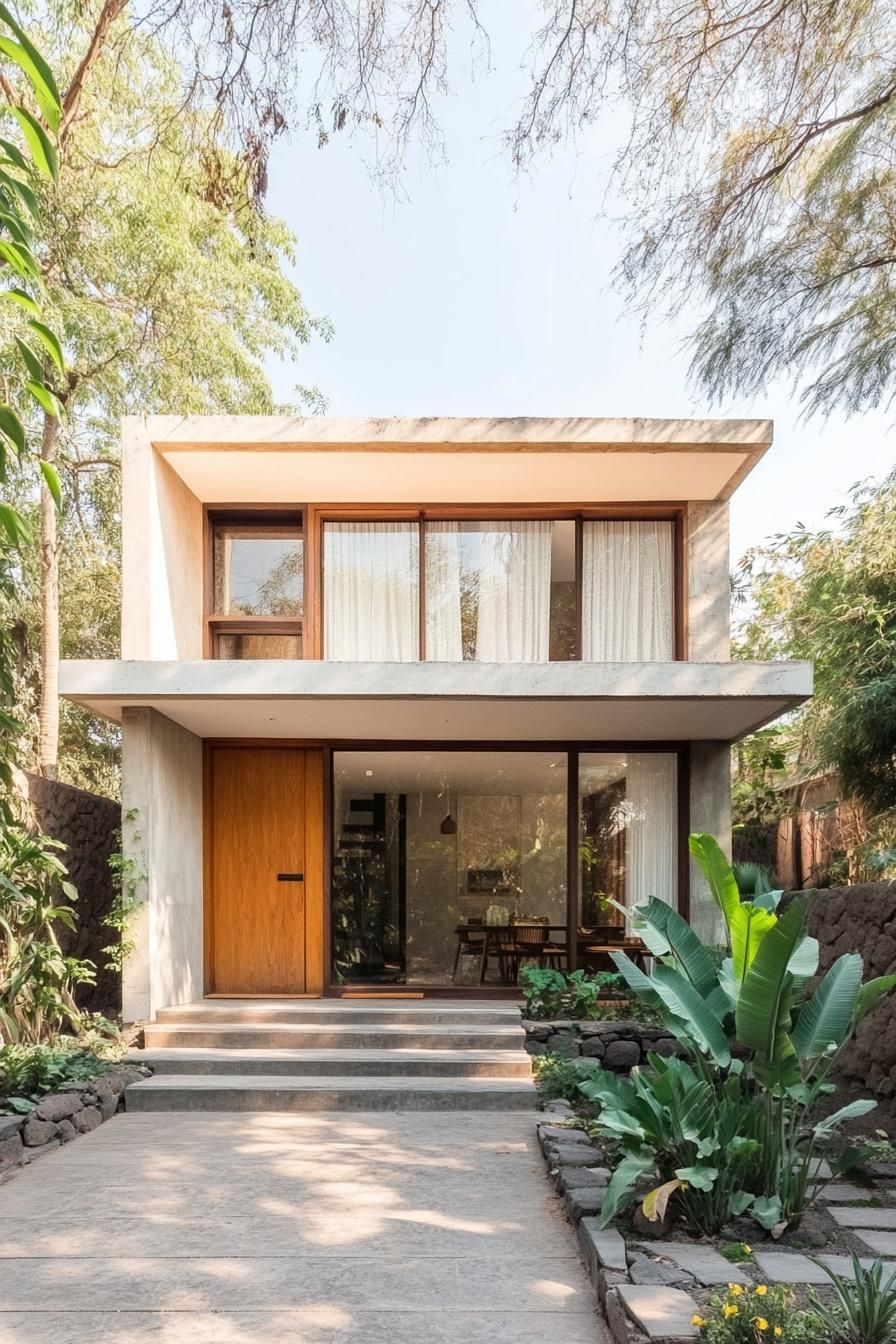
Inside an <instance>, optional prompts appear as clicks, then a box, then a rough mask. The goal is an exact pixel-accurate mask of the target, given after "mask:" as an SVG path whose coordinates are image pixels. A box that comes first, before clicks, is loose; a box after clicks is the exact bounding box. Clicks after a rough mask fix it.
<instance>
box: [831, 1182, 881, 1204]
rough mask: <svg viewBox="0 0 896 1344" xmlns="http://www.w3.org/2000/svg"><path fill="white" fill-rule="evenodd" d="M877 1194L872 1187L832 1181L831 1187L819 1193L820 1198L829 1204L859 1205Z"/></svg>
mask: <svg viewBox="0 0 896 1344" xmlns="http://www.w3.org/2000/svg"><path fill="white" fill-rule="evenodd" d="M876 1193H877V1191H875V1190H874V1189H872V1188H871V1187H870V1186H865V1185H851V1184H850V1183H849V1182H848V1181H831V1183H830V1185H826V1186H825V1187H824V1189H823V1190H821V1191H819V1195H818V1198H819V1199H821V1200H824V1202H825V1203H827V1204H858V1203H860V1202H861V1201H862V1200H865V1199H871V1198H872V1197H873V1196H874V1195H875V1194H876Z"/></svg>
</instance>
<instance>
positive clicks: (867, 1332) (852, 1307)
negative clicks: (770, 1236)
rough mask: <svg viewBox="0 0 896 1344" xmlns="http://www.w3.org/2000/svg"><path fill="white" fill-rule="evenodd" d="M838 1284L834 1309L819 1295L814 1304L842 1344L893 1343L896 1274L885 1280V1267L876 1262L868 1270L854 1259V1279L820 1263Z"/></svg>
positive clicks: (895, 1311)
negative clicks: (836, 1272)
mask: <svg viewBox="0 0 896 1344" xmlns="http://www.w3.org/2000/svg"><path fill="white" fill-rule="evenodd" d="M816 1263H817V1264H818V1266H819V1268H820V1269H823V1270H824V1272H825V1274H827V1276H828V1278H829V1279H830V1280H831V1282H832V1283H833V1285H834V1291H835V1293H836V1303H835V1305H834V1306H833V1307H832V1306H830V1305H829V1304H828V1303H826V1302H824V1301H822V1300H821V1299H820V1298H818V1297H817V1296H816V1295H815V1294H813V1295H812V1305H813V1307H814V1308H815V1310H816V1312H817V1313H818V1315H819V1316H820V1317H821V1320H822V1322H823V1324H824V1325H825V1326H826V1327H827V1329H828V1332H829V1333H828V1338H829V1339H832V1340H837V1341H838V1344H892V1341H893V1340H894V1339H896V1273H893V1274H891V1275H890V1276H889V1277H888V1278H887V1279H884V1277H883V1272H884V1267H883V1264H882V1262H881V1261H880V1260H875V1261H874V1263H873V1264H871V1265H869V1266H868V1268H867V1269H864V1268H863V1267H862V1263H861V1261H860V1260H859V1258H858V1256H856V1255H854V1256H853V1257H852V1276H851V1277H846V1276H845V1275H841V1274H835V1273H834V1272H833V1270H831V1269H829V1268H828V1267H827V1266H826V1265H824V1264H822V1263H821V1261H817V1262H816Z"/></svg>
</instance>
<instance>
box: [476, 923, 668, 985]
mask: <svg viewBox="0 0 896 1344" xmlns="http://www.w3.org/2000/svg"><path fill="white" fill-rule="evenodd" d="M534 923H535V921H532V923H529V922H527V921H522V920H521V921H519V923H517V924H486V923H484V922H483V923H471V922H470V921H469V920H467V921H465V922H463V923H461V924H458V925H457V928H456V930H455V933H456V936H457V937H458V938H459V939H466V940H469V938H470V935H471V934H474V935H479V934H482V935H484V936H483V938H482V948H481V952H480V957H479V983H480V985H482V984H485V976H486V971H487V968H488V962H489V959H490V958H495V959H497V961H498V963H499V966H500V967H501V980H502V983H503V984H515V983H516V976H515V975H513V976H510V975H508V974H507V968H506V964H505V961H506V959H505V957H504V956H503V954H502V952H503V949H505V948H507V947H508V946H511V945H512V944H513V942H514V933H515V932H516V931H517V930H518V929H519V928H520V926H521V925H523V924H525V926H526V927H529V928H531V927H532V924H534ZM538 927H539V928H541V929H543V930H544V931H545V933H546V939H545V943H544V944H543V945H542V946H541V947H539V946H538V945H537V944H534V945H533V947H532V959H533V960H536V959H537V960H540V961H542V962H543V961H544V960H545V959H546V958H549V957H550V956H551V954H552V953H553V955H554V956H555V957H557V956H558V955H559V956H563V957H565V956H566V951H567V932H568V929H567V925H566V924H542V923H540V922H539V923H538ZM595 933H596V931H595V930H589V929H587V928H580V929H578V930H577V937H576V961H577V964H578V965H579V966H580V967H581V965H582V962H583V961H585V960H586V959H588V960H590V959H592V958H594V957H597V956H607V957H609V955H610V954H611V953H612V952H625V953H626V955H627V956H629V957H631V959H632V961H633V962H634V963H635V965H636V966H637V967H638V968H639V969H640V970H642V971H646V970H647V959H648V958H649V956H650V952H649V949H648V948H647V945H646V944H645V943H643V942H642V941H641V939H640V938H632V937H628V938H624V937H623V938H619V939H618V940H616V941H613V942H610V941H607V940H606V939H599V938H597V937H595ZM513 959H514V960H515V961H517V969H518V959H517V957H516V955H515V956H514V958H513Z"/></svg>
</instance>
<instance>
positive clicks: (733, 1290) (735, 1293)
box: [728, 1283, 744, 1297]
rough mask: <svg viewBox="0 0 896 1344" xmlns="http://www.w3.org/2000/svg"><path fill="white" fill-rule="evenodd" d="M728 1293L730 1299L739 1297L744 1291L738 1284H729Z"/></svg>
mask: <svg viewBox="0 0 896 1344" xmlns="http://www.w3.org/2000/svg"><path fill="white" fill-rule="evenodd" d="M728 1291H729V1293H730V1294H731V1296H732V1297H740V1296H741V1294H742V1293H743V1291H744V1290H743V1288H741V1286H740V1284H739V1283H729V1285H728Z"/></svg>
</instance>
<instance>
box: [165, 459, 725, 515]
mask: <svg viewBox="0 0 896 1344" xmlns="http://www.w3.org/2000/svg"><path fill="white" fill-rule="evenodd" d="M161 451H162V452H163V454H164V456H165V460H166V461H167V462H168V464H169V466H170V467H171V468H172V470H173V471H175V472H176V473H177V475H179V476H180V478H181V479H182V480H183V482H184V483H185V485H187V486H188V488H189V489H190V490H192V492H193V494H194V495H195V496H196V497H197V499H200V500H202V501H203V502H204V503H207V504H225V503H227V504H232V503H234V502H236V501H238V502H239V503H241V504H276V503H296V502H298V503H306V504H308V503H310V504H315V503H317V504H320V503H347V504H352V503H363V504H368V503H372V504H376V503H380V504H419V503H421V502H425V503H428V504H480V503H483V502H487V503H499V502H507V503H521V504H523V503H526V504H543V503H544V502H545V500H551V501H556V502H558V503H574V502H575V501H577V500H581V501H583V502H588V503H595V504H599V503H602V502H613V501H621V502H626V501H634V500H639V501H643V502H648V503H649V502H654V503H659V502H670V501H676V500H710V499H719V498H725V497H727V494H728V493H729V491H730V487H731V483H732V481H733V479H734V478H735V477H737V476H738V474H739V473H740V472H741V470H742V468H744V467H745V466H746V464H747V463H748V461H749V457H750V454H749V453H747V452H744V451H735V450H732V451H730V452H729V451H716V450H713V451H712V452H693V451H692V452H688V451H687V450H682V451H681V452H677V451H675V452H672V451H669V450H668V449H664V450H662V451H660V452H651V451H649V450H642V451H638V452H631V453H630V452H618V451H614V452H600V451H592V452H585V453H580V452H500V453H497V452H483V453H480V452H471V451H464V452H458V453H456V454H450V453H444V452H437V453H432V452H429V453H428V452H426V451H415V452H412V453H409V452H395V453H392V452H352V451H348V450H345V451H340V452H338V453H336V452H333V451H332V450H330V451H325V452H315V451H301V452H290V451H288V450H285V449H281V450H277V451H271V450H266V449H264V448H254V449H252V450H251V451H242V450H239V449H227V450H223V449H222V450H220V451H215V450H207V451H199V452H191V451H189V450H184V451H181V450H177V451H169V452H165V450H164V447H163V448H162V449H161Z"/></svg>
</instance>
